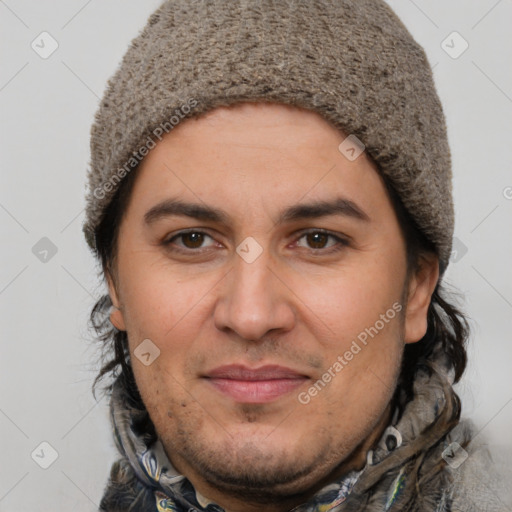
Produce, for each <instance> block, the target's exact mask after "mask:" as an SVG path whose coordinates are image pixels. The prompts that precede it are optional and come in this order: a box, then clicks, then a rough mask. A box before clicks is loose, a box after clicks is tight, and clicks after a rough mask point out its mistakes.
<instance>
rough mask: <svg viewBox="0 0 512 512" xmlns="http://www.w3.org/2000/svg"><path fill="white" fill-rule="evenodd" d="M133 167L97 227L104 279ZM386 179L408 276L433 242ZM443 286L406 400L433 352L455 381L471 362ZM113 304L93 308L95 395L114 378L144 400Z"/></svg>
mask: <svg viewBox="0 0 512 512" xmlns="http://www.w3.org/2000/svg"><path fill="white" fill-rule="evenodd" d="M136 171H137V169H134V170H132V171H131V172H130V174H129V175H128V176H127V177H126V178H125V179H124V180H123V181H122V182H121V183H120V186H119V189H118V190H117V192H116V194H115V196H114V198H113V200H112V201H111V203H110V204H109V206H108V207H107V209H106V211H105V214H104V217H103V219H102V221H101V223H100V224H99V226H98V228H97V229H96V233H95V234H96V246H97V250H96V253H97V256H98V258H99V260H100V262H101V271H100V275H101V274H102V275H103V276H105V275H106V272H109V273H110V275H111V276H115V280H116V281H117V276H116V267H117V265H116V259H117V246H118V244H117V240H118V235H119V226H120V224H121V220H122V218H123V215H124V213H125V212H126V209H127V206H128V202H129V199H130V196H131V191H132V189H133V184H134V182H135V178H136ZM383 179H384V183H385V185H386V189H387V192H388V194H389V197H390V200H391V202H392V204H393V207H394V210H395V213H396V215H397V218H398V222H399V225H400V228H401V230H402V233H403V236H404V238H405V241H406V248H407V249H406V250H407V268H408V274H409V275H411V273H412V272H414V271H416V270H417V269H418V266H419V265H421V257H422V255H424V254H425V253H431V252H434V253H435V248H434V246H433V244H432V243H431V242H430V241H429V240H428V239H427V238H426V237H425V236H424V235H423V233H422V232H421V231H420V230H419V229H418V227H417V225H416V223H415V222H414V221H413V219H412V217H411V216H410V215H409V214H408V212H407V210H406V209H405V207H404V205H403V203H402V201H401V200H400V197H399V196H398V194H397V193H396V191H395V190H394V188H393V186H392V185H391V184H390V182H389V180H387V179H385V178H383ZM444 295H445V292H444V288H443V285H442V284H441V283H438V284H437V286H436V288H435V290H434V293H433V295H432V298H431V303H430V306H429V308H428V314H427V320H428V325H427V332H426V334H425V336H424V337H423V338H422V339H421V340H420V341H418V342H417V343H409V344H406V346H405V348H404V356H403V360H402V368H401V373H400V377H399V382H398V386H397V393H396V395H395V398H396V396H398V392H401V393H405V396H406V397H407V399H406V401H408V400H410V399H411V398H412V383H413V381H414V375H415V373H416V371H417V370H418V368H420V367H424V366H425V365H427V366H428V362H429V361H431V360H432V359H433V355H434V351H435V350H438V349H441V350H442V351H443V352H444V353H446V354H447V356H448V358H449V361H450V363H451V367H452V369H453V372H454V382H457V381H459V379H460V378H461V376H462V374H463V373H464V370H465V368H466V363H467V354H466V347H465V345H466V341H467V338H468V335H469V326H468V322H467V320H466V318H465V316H464V314H463V313H461V312H460V311H459V309H458V308H457V307H456V306H455V305H454V304H450V302H449V301H448V299H447V298H445V296H444ZM111 306H112V302H111V300H110V297H109V295H108V294H106V295H104V296H102V297H101V298H100V299H99V300H98V301H97V303H96V304H95V305H94V307H93V309H92V311H91V315H90V319H89V322H90V324H91V325H92V327H93V329H94V330H95V332H96V335H97V339H98V341H100V342H101V344H102V353H101V364H102V366H101V369H100V371H99V373H98V375H97V377H96V379H95V381H94V384H93V393H95V389H96V386H97V384H98V383H99V381H100V380H102V379H103V378H104V377H105V376H107V375H109V374H110V375H111V377H112V380H111V382H110V383H109V384H108V385H107V386H106V388H105V389H106V390H107V391H109V390H111V387H112V384H113V381H114V380H115V379H116V378H118V377H119V378H121V379H124V380H125V384H126V385H127V386H128V387H129V389H130V390H131V391H132V393H133V395H132V396H134V397H138V399H139V400H140V396H139V394H138V390H137V387H136V384H135V379H134V376H133V372H132V369H131V366H130V354H129V349H128V339H127V334H126V332H125V331H119V330H118V329H116V328H115V327H114V326H113V325H112V323H111V322H110V318H109V314H110V308H111Z"/></svg>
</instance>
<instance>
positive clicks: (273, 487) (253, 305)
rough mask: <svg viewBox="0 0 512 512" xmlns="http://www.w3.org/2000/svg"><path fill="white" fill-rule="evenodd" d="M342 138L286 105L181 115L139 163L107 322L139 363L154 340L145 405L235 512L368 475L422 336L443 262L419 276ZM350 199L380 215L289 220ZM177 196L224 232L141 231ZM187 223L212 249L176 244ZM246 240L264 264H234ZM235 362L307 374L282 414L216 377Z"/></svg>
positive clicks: (195, 242)
mask: <svg viewBox="0 0 512 512" xmlns="http://www.w3.org/2000/svg"><path fill="white" fill-rule="evenodd" d="M345 136H346V135H344V134H342V133H341V132H340V131H339V130H337V129H336V128H335V127H333V126H332V125H330V124H329V123H327V122H326V121H325V120H323V118H321V117H320V116H319V115H318V114H317V113H314V112H310V111H307V110H303V109H298V108H295V107H291V106H285V105H280V104H265V103H260V104H255V103H244V104H237V105H235V106H231V107H222V108H218V109H215V110H214V111H211V112H209V113H208V114H206V115H204V116H202V117H199V118H196V119H190V120H186V121H184V122H182V123H181V124H180V125H178V126H177V127H175V128H174V129H173V130H172V131H171V132H170V133H169V134H167V135H166V137H164V138H163V139H162V141H160V142H159V143H158V144H157V145H156V147H155V148H154V149H153V150H152V151H151V152H150V153H149V154H148V155H147V156H146V157H145V159H144V160H143V162H142V163H141V166H140V168H139V169H138V171H137V172H138V173H139V174H138V176H137V178H136V181H135V185H134V189H133V192H132V195H131V197H130V201H129V204H128V207H127V210H126V212H125V215H124V217H123V220H122V223H121V226H120V233H119V240H118V260H117V263H116V267H115V273H114V275H113V276H110V275H107V280H108V285H109V292H110V296H111V298H112V301H113V304H114V306H115V309H114V310H113V311H112V313H111V321H112V323H113V324H114V325H115V326H116V327H117V328H118V329H120V330H126V331H127V333H128V339H129V346H130V352H131V353H132V354H133V351H134V350H135V349H136V347H137V346H138V345H139V344H140V343H141V342H142V341H143V340H145V339H150V340H151V341H152V342H153V343H154V344H155V345H156V346H157V347H158V348H159V350H160V355H159V357H157V358H156V359H155V360H154V362H153V363H152V364H150V365H149V366H145V365H144V364H142V363H141V362H140V361H139V360H138V359H137V358H136V357H132V365H133V370H134V374H135V378H136V382H137V385H138V387H139V390H140V393H141V396H142V398H143V401H144V403H145V405H146V407H147V410H148V412H149V414H150V417H151V419H152V421H153V423H154V425H155V427H156V430H157V433H158V435H159V437H160V439H161V440H162V443H163V445H164V447H165V450H166V453H167V455H168V457H169V459H170V460H171V462H172V464H173V465H174V467H175V468H176V469H177V470H178V471H180V472H181V473H182V474H184V475H186V476H187V477H188V478H189V479H190V481H191V482H192V483H193V485H194V486H195V488H196V489H197V490H198V491H199V492H200V493H201V494H202V495H203V496H206V497H207V498H208V499H211V500H213V501H215V502H216V503H218V504H219V505H221V506H222V507H224V508H225V509H226V510H227V511H229V512H239V511H240V512H241V511H245V512H247V511H249V512H251V511H256V510H259V511H261V510H267V511H285V510H290V509H291V508H293V507H294V506H296V505H298V504H300V503H303V502H305V501H307V499H308V498H309V497H310V496H311V495H312V494H314V492H316V491H318V490H319V489H320V488H321V487H322V486H324V485H326V484H327V483H329V482H331V481H333V480H334V479H336V478H339V477H340V476H342V475H343V474H345V473H346V472H347V471H349V470H351V469H359V468H362V467H363V466H364V463H365V460H366V453H367V451H368V449H369V448H371V446H372V445H373V444H374V443H375V442H376V441H377V440H378V438H379V436H380V434H381V433H382V431H383V429H384V428H385V427H386V426H387V424H388V421H389V418H390V406H389V402H390V399H391V397H392V394H393V391H394V389H395V387H396V381H397V377H398V373H399V365H400V361H401V357H402V353H403V348H404V345H405V343H414V342H416V341H418V340H420V339H421V338H422V336H423V335H424V334H425V332H426V328H427V320H426V318H427V309H428V305H429V303H430V297H431V295H432V293H433V290H434V288H435V285H436V283H437V279H438V275H439V274H438V261H437V258H436V257H435V256H434V255H427V256H425V257H424V258H423V260H422V264H421V265H420V268H419V269H418V270H417V271H416V272H415V273H414V274H413V275H410V276H408V275H407V267H406V251H405V248H406V246H405V241H404V239H403V236H402V234H401V231H400V227H399V224H398V221H397V218H396V215H395V213H394V211H393V207H392V204H391V202H390V200H389V197H388V195H387V193H386V190H385V187H384V183H383V181H382V178H381V177H380V176H379V174H378V173H377V169H376V166H375V164H374V163H373V162H372V161H371V160H370V158H369V157H368V156H367V155H366V153H363V154H362V155H361V156H359V157H358V158H357V159H356V160H354V161H350V160H348V159H347V158H346V157H345V156H343V155H342V154H341V152H340V151H339V150H338V146H339V144H340V143H341V142H342V141H343V140H344V139H345ZM338 196H342V197H343V198H345V199H348V200H350V201H352V202H353V203H355V204H356V205H357V206H358V208H359V209H360V210H362V211H364V212H365V214H366V215H367V217H368V219H367V220H361V219H358V218H354V217H353V216H349V215H329V216H321V217H314V218H304V219H296V220H293V221H286V222H282V223H277V219H278V217H279V213H280V212H281V211H282V210H283V209H285V208H287V207H289V206H292V205H296V204H306V203H310V202H313V201H319V200H332V199H334V198H335V197H338ZM170 197H173V198H179V199H181V200H183V201H187V202H194V203H199V204H201V205H203V206H205V205H208V206H212V207H215V208H218V209H221V210H223V211H224V212H225V213H226V214H227V215H228V216H229V220H228V221H227V222H216V221H211V220H207V221H205V220H198V219H195V218H192V217H187V216H169V217H165V218H160V219H159V220H157V221H155V222H154V223H153V224H151V225H149V226H147V225H145V224H144V222H143V218H144V214H145V213H146V212H147V211H148V210H149V209H150V208H151V207H153V206H154V205H156V204H157V203H158V202H160V201H161V200H164V199H167V198H170ZM190 228H193V230H197V231H198V232H200V233H204V237H202V238H201V235H200V234H199V235H197V234H196V235H195V237H192V238H190V235H189V236H188V237H187V236H184V237H181V238H180V237H177V238H173V237H175V236H176V235H177V234H178V233H179V232H180V231H182V230H185V229H190ZM318 229H324V230H328V231H330V232H332V233H333V234H334V235H335V236H339V237H340V238H341V239H342V240H346V241H347V243H346V244H343V243H340V242H338V241H337V239H335V238H332V237H331V236H322V235H321V234H319V233H317V232H316V231H315V230H318ZM305 230H308V231H311V232H312V233H311V234H309V235H307V234H305V233H304V231H305ZM315 233H316V234H315ZM247 237H253V238H254V239H255V240H256V241H257V242H258V244H259V245H260V246H261V249H262V253H261V254H260V255H259V257H258V258H257V259H255V261H253V262H252V263H248V262H247V261H245V260H244V259H243V258H242V257H241V256H240V255H239V254H238V253H237V252H236V248H237V247H238V246H239V245H240V244H241V243H242V242H243V241H244V239H246V238H247ZM171 238H173V240H172V241H171V243H170V244H168V245H165V242H168V241H169V240H170V239H171ZM180 248H181V249H182V250H183V252H179V249H180ZM336 248H338V249H339V250H338V251H334V250H333V249H336ZM394 303H399V304H401V305H402V306H403V309H402V311H401V312H400V314H398V315H396V316H395V318H393V319H392V320H389V322H387V323H386V324H385V326H384V328H382V329H381V330H380V331H379V333H378V335H376V336H375V337H374V338H372V339H370V341H369V343H368V344H367V345H366V346H364V347H363V348H362V350H361V351H360V352H358V353H357V354H356V355H354V357H353V359H352V360H350V361H347V363H348V364H346V365H345V366H344V367H343V369H342V370H341V371H338V372H337V373H336V374H335V377H333V378H332V379H331V380H330V382H329V383H328V384H327V385H326V386H325V387H323V388H322V389H321V390H320V391H319V392H318V393H317V394H316V396H314V397H312V398H311V400H310V401H309V402H308V403H307V404H302V403H300V402H299V401H298V395H299V393H301V392H307V390H308V389H310V387H311V386H312V385H313V384H314V383H315V382H317V381H318V379H320V378H321V377H322V375H323V374H325V372H326V371H327V370H328V368H329V367H332V365H333V364H334V363H335V362H336V361H337V358H338V356H340V355H341V356H343V354H344V353H345V352H346V351H347V350H349V349H350V346H351V343H352V341H353V340H355V339H356V337H357V335H358V334H359V333H361V332H362V331H364V330H365V328H368V327H370V326H374V325H375V323H376V321H377V320H379V318H381V317H380V315H382V314H385V313H386V311H387V310H389V309H390V308H391V307H392V305H393V304H394ZM226 364H243V365H246V366H249V367H251V368H255V367H259V366H262V365H265V364H277V365H281V366H286V367H289V368H292V369H294V370H295V371H297V372H300V373H301V374H302V375H304V376H305V378H304V380H303V383H302V384H301V385H300V386H299V387H298V388H297V389H295V390H293V391H291V392H289V393H286V394H284V395H281V396H280V397H278V398H277V399H275V400H272V401H270V402H266V403H241V402H239V401H237V400H235V399H233V398H232V397H230V396H226V395H225V394H223V393H221V392H219V391H218V390H217V389H216V388H215V387H214V386H212V385H211V382H210V381H209V379H207V378H205V377H204V376H205V375H206V374H207V373H208V372H210V371H211V370H212V369H214V368H216V367H219V366H221V365H226ZM249 482H250V483H249Z"/></svg>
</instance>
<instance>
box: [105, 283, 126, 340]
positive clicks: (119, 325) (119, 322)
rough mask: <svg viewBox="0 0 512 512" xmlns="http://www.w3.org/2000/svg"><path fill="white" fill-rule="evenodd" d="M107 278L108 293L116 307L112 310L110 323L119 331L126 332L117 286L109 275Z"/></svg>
mask: <svg viewBox="0 0 512 512" xmlns="http://www.w3.org/2000/svg"><path fill="white" fill-rule="evenodd" d="M106 278H107V284H108V293H109V295H110V300H111V301H112V304H113V306H114V309H112V312H111V313H110V322H111V323H112V325H113V326H114V327H115V328H116V329H117V330H119V331H126V326H125V323H124V317H123V312H122V311H121V303H120V301H119V297H118V293H117V289H116V286H115V284H114V281H113V279H112V277H111V275H110V274H109V273H107V274H106Z"/></svg>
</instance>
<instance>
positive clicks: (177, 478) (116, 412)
mask: <svg viewBox="0 0 512 512" xmlns="http://www.w3.org/2000/svg"><path fill="white" fill-rule="evenodd" d="M440 360H441V357H439V358H438V361H437V363H430V362H429V363H427V366H425V367H424V369H421V370H419V371H418V372H417V375H416V378H415V382H414V397H413V399H412V400H410V401H409V402H408V403H405V404H404V403H403V399H402V403H401V402H400V400H399V401H398V404H397V406H396V408H395V410H394V413H393V416H392V420H391V422H390V424H389V426H388V427H387V428H386V429H385V431H384V432H383V434H382V435H381V437H380V440H379V441H378V443H376V445H374V448H373V449H372V450H369V451H368V453H367V461H366V465H365V466H364V468H363V469H362V470H360V471H351V472H350V473H348V474H346V475H345V476H344V477H343V478H341V479H339V480H338V481H336V482H333V483H331V484H329V485H327V486H326V487H324V488H323V489H321V490H320V491H319V492H317V493H316V494H315V495H314V496H313V497H312V498H311V499H310V500H309V501H308V502H307V503H304V504H302V505H299V506H297V507H295V508H294V509H293V512H327V511H329V512H342V511H343V512H352V511H353V512H356V511H357V512H361V511H365V512H373V511H379V512H383V511H384V512H388V511H389V512H394V511H411V512H412V511H418V512H449V511H450V510H451V506H450V502H451V499H450V489H451V486H450V484H451V481H452V476H451V470H450V466H449V465H446V464H445V463H444V459H445V457H446V453H449V452H450V449H452V448H453V447H454V446H455V447H457V446H461V447H464V446H466V445H467V444H468V443H469V441H470V437H471V426H470V423H469V422H460V423H458V417H459V411H460V409H459V401H458V398H457V396H456V395H455V393H454V392H453V389H452V386H451V384H452V380H451V379H450V377H449V375H448V372H447V371H446V369H445V368H446V360H445V364H440ZM123 381H124V379H119V378H118V379H117V380H116V382H115V383H114V385H113V391H112V396H111V401H110V411H111V420H112V426H113V431H114V438H115V440H116V445H117V448H118V450H119V452H120V453H121V455H122V458H121V459H120V460H118V461H117V462H116V463H114V465H113V466H112V470H111V475H110V480H109V482H108V486H107V488H106V491H105V493H104V495H103V499H102V501H101V504H100V510H102V511H107V512H135V511H137V512H164V511H183V512H203V511H208V512H212V511H216V512H224V511H223V509H222V508H221V507H219V506H218V505H215V504H214V503H212V502H209V501H208V500H207V499H206V498H204V497H203V496H201V495H200V494H199V493H198V492H196V490H195V489H194V487H193V486H192V484H191V483H190V481H189V480H188V479H187V478H186V477H185V476H183V475H181V474H179V473H178V472H177V471H176V470H175V469H174V468H173V466H172V464H171V462H170V461H169V459H168V457H167V455H166V454H165V451H164V449H163V446H162V444H161V442H160V440H159V439H158V437H157V435H156V433H155V430H154V426H153V425H152V423H151V420H150V419H149V415H148V413H147V411H146V410H145V409H141V408H139V407H136V406H135V405H134V404H135V402H134V400H133V398H132V397H130V395H129V393H128V391H127V389H126V387H127V386H126V385H123V384H122V383H123ZM457 423H458V425H457ZM454 427H455V428H454ZM452 443H453V444H452ZM455 443H457V444H455ZM452 451H453V450H452ZM452 455H453V454H452Z"/></svg>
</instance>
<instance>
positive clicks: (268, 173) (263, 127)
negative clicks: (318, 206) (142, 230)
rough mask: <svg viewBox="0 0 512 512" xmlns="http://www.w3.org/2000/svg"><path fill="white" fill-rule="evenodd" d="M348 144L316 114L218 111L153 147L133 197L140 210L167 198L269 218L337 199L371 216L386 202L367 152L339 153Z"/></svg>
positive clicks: (246, 106) (249, 106) (258, 107)
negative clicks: (263, 214) (259, 212)
mask: <svg viewBox="0 0 512 512" xmlns="http://www.w3.org/2000/svg"><path fill="white" fill-rule="evenodd" d="M346 138H347V134H345V133H343V132H341V131H340V130H338V129H337V128H335V127H334V126H333V125H332V124H330V123H328V122H327V121H326V120H324V119H323V118H322V117H321V116H320V115H319V114H318V113H316V112H312V111H308V110H306V109H300V108H297V107H293V106H290V105H283V104H276V103H240V104H235V105H231V106H229V107H219V108H216V109H215V110H212V111H210V112H207V113H206V114H203V115H202V116H200V117H197V118H191V119H186V120H184V121H182V122H181V123H180V124H179V125H178V126H176V127H175V128H174V129H173V130H172V131H171V132H169V133H168V134H166V135H165V136H164V137H163V138H162V140H161V141H160V142H158V143H157V144H156V147H155V148H154V149H152V150H151V151H150V152H149V154H148V155H147V156H146V157H145V158H144V160H143V161H142V163H141V165H140V168H139V169H138V171H137V173H138V177H137V180H136V184H135V190H134V191H133V194H132V195H133V196H136V200H137V204H139V205H140V208H141V209H142V208H145V209H147V207H149V206H150V205H155V204H156V203H157V202H158V201H162V200H165V199H166V198H168V197H169V196H170V195H172V196H173V197H176V196H183V197H184V198H187V199H189V200H192V199H193V200H194V202H201V201H207V202H208V203H209V204H210V205H213V204H215V205H216V206H218V207H219V208H222V207H225V208H228V207H238V213H240V212H245V213H246V215H249V212H250V211H252V212H254V211H255V208H256V204H259V206H260V208H263V209H264V210H265V211H267V212H268V211H270V210H272V211H274V210H276V209H279V210H281V209H282V207H284V206H287V205H292V204H297V203H298V202H301V201H303V202H308V201H309V200H334V199H335V198H336V197H339V196H340V194H341V195H343V196H344V197H345V199H348V200H350V201H352V202H354V203H358V204H359V205H360V206H361V209H363V210H368V212H369V213H371V211H372V210H376V209H378V207H379V203H380V202H383V201H384V202H385V201H386V200H387V193H386V191H385V187H384V183H383V180H382V178H381V176H380V174H379V173H378V171H377V166H376V165H375V164H374V163H373V161H372V160H371V159H370V158H369V157H368V156H367V155H366V153H365V152H362V153H361V154H360V155H359V156H358V157H357V158H355V159H352V160H351V159H349V158H347V156H346V155H345V154H344V153H343V152H342V151H340V144H341V143H344V141H345V140H346ZM150 203H151V204H150ZM362 205H366V207H363V206H362ZM381 206H382V205H381ZM139 213H140V212H139Z"/></svg>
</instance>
